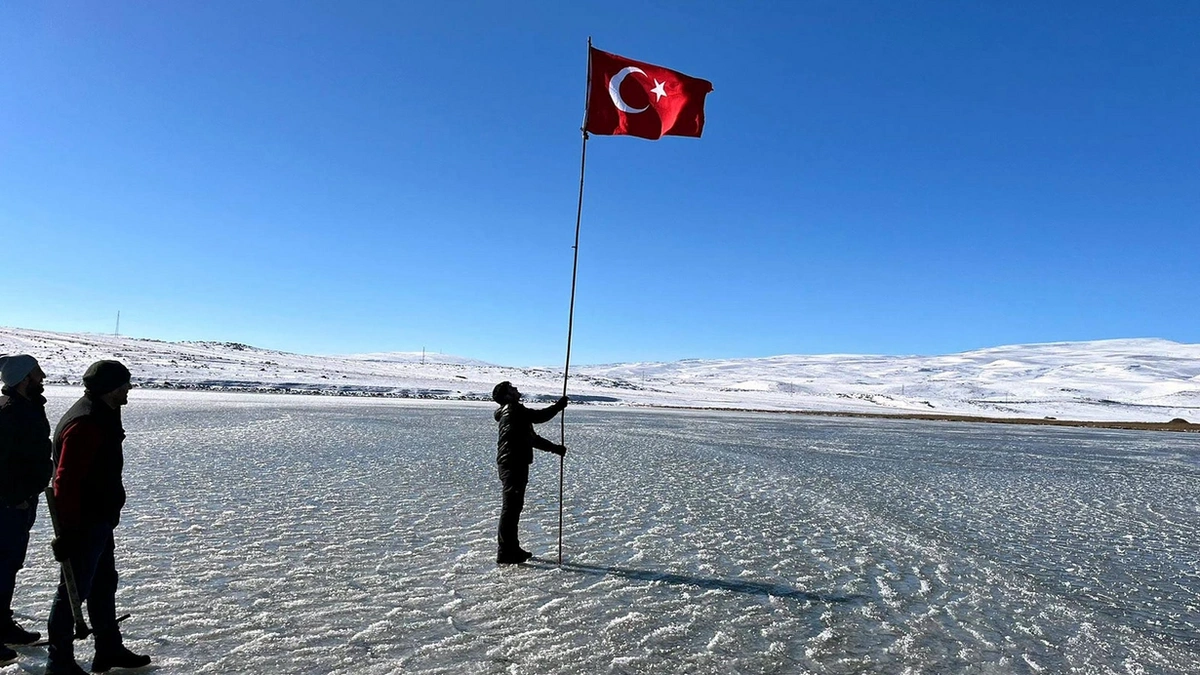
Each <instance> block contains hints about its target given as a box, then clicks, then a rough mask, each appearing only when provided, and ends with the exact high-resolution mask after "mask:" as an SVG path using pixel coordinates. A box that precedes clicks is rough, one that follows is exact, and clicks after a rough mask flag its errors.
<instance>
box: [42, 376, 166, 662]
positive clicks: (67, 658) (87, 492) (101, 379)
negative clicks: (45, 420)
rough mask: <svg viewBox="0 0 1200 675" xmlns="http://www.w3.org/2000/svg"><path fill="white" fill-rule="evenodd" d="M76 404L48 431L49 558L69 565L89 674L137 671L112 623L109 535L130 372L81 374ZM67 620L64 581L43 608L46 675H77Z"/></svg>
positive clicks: (121, 493) (119, 487)
mask: <svg viewBox="0 0 1200 675" xmlns="http://www.w3.org/2000/svg"><path fill="white" fill-rule="evenodd" d="M83 386H84V393H83V397H82V398H80V399H79V400H78V401H76V402H75V404H74V405H73V406H71V408H70V409H69V410H67V412H66V414H65V415H63V417H62V420H60V421H59V423H58V426H57V427H56V428H55V430H54V437H53V438H54V441H53V458H54V463H55V466H56V469H55V473H54V482H53V486H54V500H55V503H56V504H57V516H58V525H59V534H58V536H57V537H56V538H55V539H54V542H53V548H54V557H55V559H57V560H58V561H60V562H62V561H65V560H70V562H71V568H72V570H73V571H74V573H75V586H76V588H77V589H78V591H79V598H80V600H85V601H86V603H87V613H88V617H89V618H90V619H91V623H92V632H93V633H94V635H95V642H96V653H95V656H94V657H93V659H92V672H105V671H107V670H110V669H112V668H140V667H142V666H145V665H149V663H150V657H149V656H146V655H143V654H135V653H133V652H132V651H130V650H129V649H128V648H126V647H125V645H124V644H123V642H122V640H121V630H120V626H119V625H118V623H117V611H116V592H117V568H116V560H115V557H114V549H115V547H114V540H113V531H114V530H115V529H116V527H117V524H118V523H119V522H120V520H121V508H122V507H124V506H125V485H124V484H123V483H122V481H121V471H122V469H123V467H124V465H125V456H124V451H123V450H122V447H121V444H122V441H124V439H125V429H124V427H123V426H122V424H121V407H122V406H124V405H125V404H126V403H128V402H129V389H130V388H131V387H132V385H131V384H130V373H129V369H128V368H126V367H125V366H124V365H122V364H121V363H119V362H117V361H97V362H96V363H93V364H92V365H91V366H90V367H89V368H88V369H87V372H85V373H84V374H83ZM73 634H74V617H73V616H72V614H71V602H70V597H69V595H68V594H67V587H66V580H65V579H60V580H59V584H58V593H57V594H56V595H55V596H54V605H53V606H52V607H51V609H50V622H49V648H48V652H49V660H48V661H47V664H46V674H47V675H63V674H64V673H68V674H70V675H79V674H80V673H84V672H86V671H84V670H83V669H82V668H80V666H79V664H78V663H76V662H75V652H74V646H73Z"/></svg>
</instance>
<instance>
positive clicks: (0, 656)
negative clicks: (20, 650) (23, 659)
mask: <svg viewBox="0 0 1200 675" xmlns="http://www.w3.org/2000/svg"><path fill="white" fill-rule="evenodd" d="M16 660H17V653H16V652H14V651H13V650H11V649H9V648H8V647H5V646H4V645H0V666H7V665H8V664H10V663H12V662H13V661H16Z"/></svg>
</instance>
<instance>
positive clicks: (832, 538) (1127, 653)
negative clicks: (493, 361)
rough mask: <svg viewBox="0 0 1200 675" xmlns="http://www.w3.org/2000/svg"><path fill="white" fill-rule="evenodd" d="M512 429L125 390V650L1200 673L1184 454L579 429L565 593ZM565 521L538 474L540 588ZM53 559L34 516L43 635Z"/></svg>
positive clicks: (168, 665) (561, 669)
mask: <svg viewBox="0 0 1200 675" xmlns="http://www.w3.org/2000/svg"><path fill="white" fill-rule="evenodd" d="M51 396H52V398H51V403H50V406H49V410H50V414H51V418H52V423H54V422H56V421H57V418H58V415H60V414H61V412H62V411H63V410H65V409H66V407H67V406H68V405H69V403H70V401H71V400H72V397H70V396H69V395H68V393H67V392H63V391H59V390H54V391H52V392H51ZM493 408H494V406H491V405H468V404H448V403H424V404H422V403H412V402H409V403H404V402H397V401H378V400H354V399H329V398H316V397H280V396H274V397H273V396H255V395H219V394H195V393H192V394H184V393H171V392H155V391H142V390H135V392H134V394H133V396H131V403H130V405H129V406H128V407H127V408H126V409H125V426H126V429H127V430H128V432H129V438H128V440H127V441H126V470H125V476H126V484H127V487H128V489H129V495H130V500H129V504H128V506H127V507H126V510H125V515H124V520H123V522H122V525H121V527H120V528H119V529H118V531H117V558H118V563H117V564H118V569H119V571H120V572H121V574H122V578H121V590H120V592H119V595H118V598H117V604H118V609H119V610H120V611H128V612H131V613H133V618H132V619H131V620H129V621H128V622H127V623H126V624H124V631H125V634H126V638H127V641H128V642H129V643H130V645H131V646H132V647H134V648H135V649H137V650H144V651H146V652H149V653H150V654H152V655H153V657H154V659H155V662H156V663H157V664H158V665H159V666H160V669H159V672H162V673H341V672H345V673H351V672H353V673H380V674H382V673H531V674H538V675H542V674H545V673H572V674H573V673H734V672H737V673H774V672H779V673H807V672H812V673H859V672H880V673H901V672H911V673H923V672H925V673H947V672H973V673H1036V672H1046V673H1069V672H1075V673H1089V674H1091V673H1196V672H1200V541H1198V539H1197V534H1196V529H1197V524H1198V523H1200V438H1197V437H1196V436H1195V435H1192V434H1169V433H1152V432H1116V431H1093V430H1084V429H1069V428H1048V427H1019V426H1000V425H969V424H947V423H927V422H891V421H879V420H842V419H819V418H809V417H792V416H784V415H753V414H719V413H668V412H651V411H636V410H624V409H586V408H583V407H577V408H571V409H569V410H568V411H567V415H568V426H567V434H568V436H567V443H568V446H569V447H570V448H571V453H570V454H569V455H568V459H567V483H566V490H567V500H566V531H565V552H564V557H565V562H566V564H565V565H564V566H563V567H562V568H561V569H560V568H558V567H557V566H556V565H554V564H546V563H536V564H533V565H528V566H521V567H506V568H498V567H497V566H496V565H495V563H494V560H493V558H494V555H495V524H496V515H497V511H498V508H499V483H498V481H497V479H496V475H495V467H494V453H495V424H494V422H493V421H492V418H491V412H492V410H493ZM543 432H544V433H543V435H545V436H547V437H549V438H552V439H557V438H558V424H557V422H554V423H551V424H549V425H546V426H545V427H543ZM557 496H558V464H557V458H555V457H553V456H551V455H548V454H545V453H538V455H537V458H536V460H535V463H534V467H533V471H532V474H531V480H530V488H529V492H528V497H527V504H526V511H525V515H524V517H523V519H522V533H523V543H524V544H525V546H526V547H527V548H531V549H532V550H533V551H534V552H535V554H538V555H541V556H544V557H546V558H553V557H554V555H555V548H556V543H555V542H556V533H557V523H558V520H557V518H558V516H557ZM48 540H49V523H48V518H47V517H46V514H45V507H44V506H43V507H42V511H41V514H40V516H39V521H38V525H37V527H36V529H35V532H34V539H33V542H32V543H31V549H32V550H31V553H30V556H29V561H28V563H29V564H28V567H27V569H25V570H24V571H23V572H22V573H21V576H20V578H19V580H18V591H17V593H18V595H17V599H16V601H15V602H14V609H15V610H16V613H17V615H18V618H19V620H21V621H22V622H23V623H24V624H25V625H26V626H27V627H30V628H34V629H37V630H41V631H42V632H45V625H44V623H45V619H46V614H47V612H48V610H49V606H50V600H51V595H52V593H53V585H54V582H55V578H56V575H57V569H56V567H55V566H54V565H53V562H52V561H51V559H50V556H49V546H48ZM21 653H22V655H23V658H22V661H21V662H20V663H18V664H14V665H10V666H7V667H5V668H2V669H0V673H3V674H4V675H10V674H16V673H23V672H30V673H41V672H42V669H43V667H44V664H45V651H44V649H37V648H23V649H21ZM77 656H79V658H80V661H81V662H83V663H84V664H85V665H86V664H87V661H86V659H90V658H91V648H90V643H89V644H81V645H80V646H79V647H78V653H77Z"/></svg>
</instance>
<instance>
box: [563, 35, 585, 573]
mask: <svg viewBox="0 0 1200 675" xmlns="http://www.w3.org/2000/svg"><path fill="white" fill-rule="evenodd" d="M591 91H592V38H591V37H590V36H589V37H588V67H587V90H586V91H585V92H584V95H583V127H582V128H580V130H579V131H580V132H582V134H583V149H582V150H581V151H580V153H579V205H578V206H577V207H576V208H575V245H574V246H572V247H571V249H572V250H573V251H574V252H575V253H574V256H575V259H574V262H572V264H571V307H570V310H569V311H568V312H567V360H566V363H565V364H564V365H563V396H566V395H567V379H568V377H569V375H570V372H571V335H572V331H573V330H574V328H575V282H576V280H577V279H578V278H579V223H580V221H581V220H582V219H583V172H584V169H585V168H586V167H587V141H588V132H587V110H588V98H589V96H590V94H591ZM558 421H559V442H560V443H561V444H562V445H564V446H565V445H566V444H567V413H566V411H565V410H564V411H563V412H562V414H561V415H560V416H559V418H558ZM566 464H567V458H566V457H565V456H562V455H560V456H559V458H558V564H559V566H560V567H561V566H562V545H563V479H564V476H565V474H566Z"/></svg>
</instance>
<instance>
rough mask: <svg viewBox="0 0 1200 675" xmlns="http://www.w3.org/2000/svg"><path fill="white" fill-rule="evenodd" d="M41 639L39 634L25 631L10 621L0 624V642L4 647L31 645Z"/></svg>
mask: <svg viewBox="0 0 1200 675" xmlns="http://www.w3.org/2000/svg"><path fill="white" fill-rule="evenodd" d="M41 637H42V634H41V633H37V632H34V631H28V630H25V629H24V628H21V627H20V626H18V625H17V624H16V622H15V621H13V620H12V619H9V620H8V621H5V622H3V623H2V624H0V642H3V643H4V644H6V645H31V644H33V643H35V642H37V641H38V640H40V639H41Z"/></svg>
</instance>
